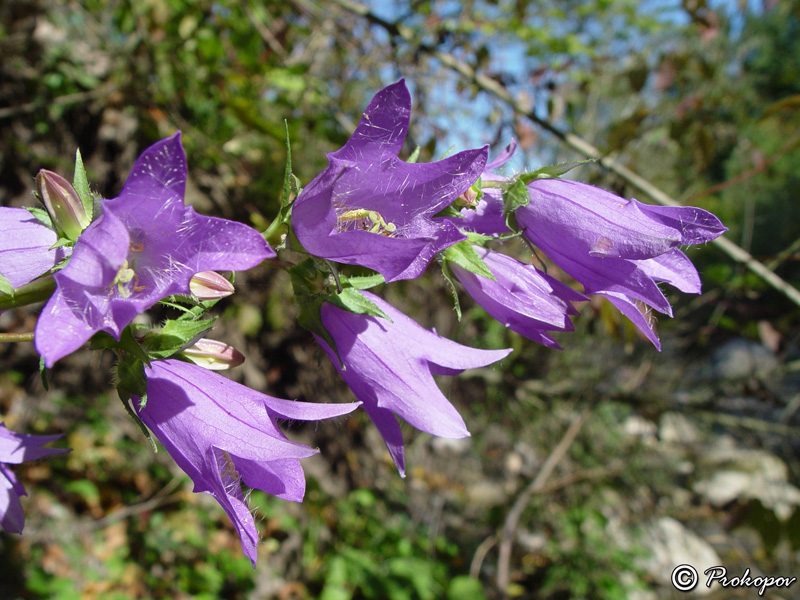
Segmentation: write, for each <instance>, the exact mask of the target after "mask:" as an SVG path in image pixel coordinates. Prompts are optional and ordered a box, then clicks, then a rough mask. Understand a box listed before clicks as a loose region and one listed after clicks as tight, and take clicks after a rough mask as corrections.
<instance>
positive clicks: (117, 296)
mask: <svg viewBox="0 0 800 600" xmlns="http://www.w3.org/2000/svg"><path fill="white" fill-rule="evenodd" d="M185 186H186V156H185V154H184V152H183V147H182V146H181V142H180V132H178V133H175V135H173V136H171V137H169V138H167V139H165V140H162V141H160V142H157V143H156V144H154V145H152V146H151V147H150V148H148V149H147V150H145V151H144V152H143V153H142V155H141V156H140V157H139V158H138V159H137V161H136V163H135V164H134V166H133V170H132V172H131V175H130V177H129V178H128V181H127V182H126V183H125V186H124V187H123V188H122V192H121V193H120V195H119V196H118V197H116V198H113V199H111V200H104V201H103V215H102V216H101V217H100V218H99V219H98V220H96V221H95V222H94V223H92V224H91V225H90V226H89V227H88V228H87V229H86V230H85V231H84V232H83V233H82V234H81V236H80V238H78V241H77V242H76V244H75V249H74V251H73V256H72V258H71V259H70V262H69V263H68V264H67V266H66V267H64V269H62V270H61V271H59V272H58V273H56V274H55V276H54V278H55V280H56V284H57V289H56V291H55V293H54V294H53V296H52V297H51V298H50V301H49V302H48V304H47V305H46V306H45V308H44V310H43V311H42V315H41V316H40V318H39V321H38V323H37V326H36V337H35V343H36V348H37V350H38V351H39V353H40V354H41V355H42V356H44V357H45V363H46V365H47V366H48V367H51V366H52V365H53V363H55V362H56V361H57V360H59V359H60V358H62V357H64V356H66V355H67V354H69V353H70V352H73V351H74V350H75V349H77V348H79V347H80V346H81V345H82V344H83V343H84V342H86V341H87V340H88V339H89V338H90V337H91V336H92V335H94V333H96V332H98V331H105V332H106V333H109V334H111V335H113V336H114V337H116V338H117V339H119V336H120V334H121V332H122V330H123V329H124V328H125V326H127V325H128V324H129V323H130V322H131V320H133V318H134V317H135V316H136V315H138V314H140V313H142V312H144V311H145V310H147V309H148V308H150V307H151V306H153V305H154V304H155V303H156V302H158V301H159V300H161V299H162V298H164V297H166V296H169V295H171V294H189V293H190V287H189V282H190V281H191V279H192V277H193V276H194V275H195V274H196V273H199V272H201V271H213V270H230V271H235V270H243V269H249V268H250V267H253V266H255V265H257V264H258V263H260V262H261V261H262V260H264V259H265V258H268V257H271V256H275V253H274V252H273V251H272V249H271V248H270V247H269V246H268V245H267V243H266V242H265V241H264V238H263V237H262V236H261V235H260V234H259V233H258V232H257V231H256V230H255V229H252V228H250V227H248V226H246V225H244V224H242V223H236V222H233V221H227V220H225V219H218V218H215V217H206V216H202V215H198V214H197V213H196V212H195V211H194V209H193V208H191V207H186V206H184V204H183V192H184V189H185Z"/></svg>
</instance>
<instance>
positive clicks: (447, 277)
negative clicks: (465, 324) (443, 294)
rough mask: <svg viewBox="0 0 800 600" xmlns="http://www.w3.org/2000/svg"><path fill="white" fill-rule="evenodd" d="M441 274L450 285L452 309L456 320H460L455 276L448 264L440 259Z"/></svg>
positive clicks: (459, 305) (459, 303) (459, 304)
mask: <svg viewBox="0 0 800 600" xmlns="http://www.w3.org/2000/svg"><path fill="white" fill-rule="evenodd" d="M442 275H443V276H444V279H445V281H446V282H447V283H448V284H449V286H450V293H451V294H452V295H453V310H454V311H456V317H457V318H458V320H459V321H460V320H461V302H460V301H459V299H458V290H457V289H456V282H455V277H454V276H453V271H451V270H450V266H449V265H448V264H447V261H446V260H445V261H442Z"/></svg>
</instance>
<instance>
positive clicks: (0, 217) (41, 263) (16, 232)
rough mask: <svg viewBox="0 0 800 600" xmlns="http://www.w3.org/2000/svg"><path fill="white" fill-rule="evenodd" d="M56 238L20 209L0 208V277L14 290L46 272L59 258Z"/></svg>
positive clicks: (30, 215)
mask: <svg viewBox="0 0 800 600" xmlns="http://www.w3.org/2000/svg"><path fill="white" fill-rule="evenodd" d="M57 239H58V236H57V235H56V233H55V232H54V231H53V230H52V229H49V228H47V227H45V226H44V225H42V224H41V223H40V222H39V221H37V220H36V218H35V217H34V216H33V215H32V214H31V213H30V212H28V211H27V210H25V209H24V208H7V207H0V275H3V276H4V277H5V278H6V279H8V281H9V282H10V283H11V286H12V287H15V288H18V287H20V286H23V285H25V284H26V283H30V282H31V281H33V280H34V279H35V278H36V277H38V276H39V275H41V274H43V273H46V272H47V271H48V270H49V269H50V268H52V267H53V265H55V264H56V263H57V262H58V261H59V260H61V258H62V255H61V254H60V253H59V252H58V251H57V250H50V246H52V245H53V244H55V243H56V241H57ZM62 253H63V251H62Z"/></svg>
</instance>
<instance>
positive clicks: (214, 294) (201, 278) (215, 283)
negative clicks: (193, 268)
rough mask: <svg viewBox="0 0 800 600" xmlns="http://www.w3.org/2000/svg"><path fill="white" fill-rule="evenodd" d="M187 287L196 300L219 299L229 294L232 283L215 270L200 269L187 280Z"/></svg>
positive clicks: (231, 291)
mask: <svg viewBox="0 0 800 600" xmlns="http://www.w3.org/2000/svg"><path fill="white" fill-rule="evenodd" d="M189 289H190V290H191V292H192V294H194V296H195V297H196V298H197V299H198V300H219V299H220V298H225V297H227V296H230V295H231V294H232V293H233V292H234V291H235V289H234V287H233V284H232V283H231V282H230V281H228V280H227V279H225V278H224V277H223V276H222V275H220V274H219V273H217V272H216V271H201V272H200V273H197V274H195V276H194V277H192V279H191V280H190V281H189Z"/></svg>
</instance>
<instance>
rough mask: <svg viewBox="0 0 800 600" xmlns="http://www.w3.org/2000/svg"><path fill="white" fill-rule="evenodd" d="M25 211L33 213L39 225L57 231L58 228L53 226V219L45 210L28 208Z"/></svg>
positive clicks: (33, 207) (34, 207) (36, 207)
mask: <svg viewBox="0 0 800 600" xmlns="http://www.w3.org/2000/svg"><path fill="white" fill-rule="evenodd" d="M25 210H27V211H28V212H29V213H31V214H32V215H33V216H34V217H35V218H36V220H37V221H39V223H41V224H42V225H44V226H45V227H47V228H48V229H52V230H54V231H55V228H56V226H55V225H53V219H51V218H50V213H49V212H47V211H46V210H45V209H43V208H40V207H38V206H26V207H25Z"/></svg>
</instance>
